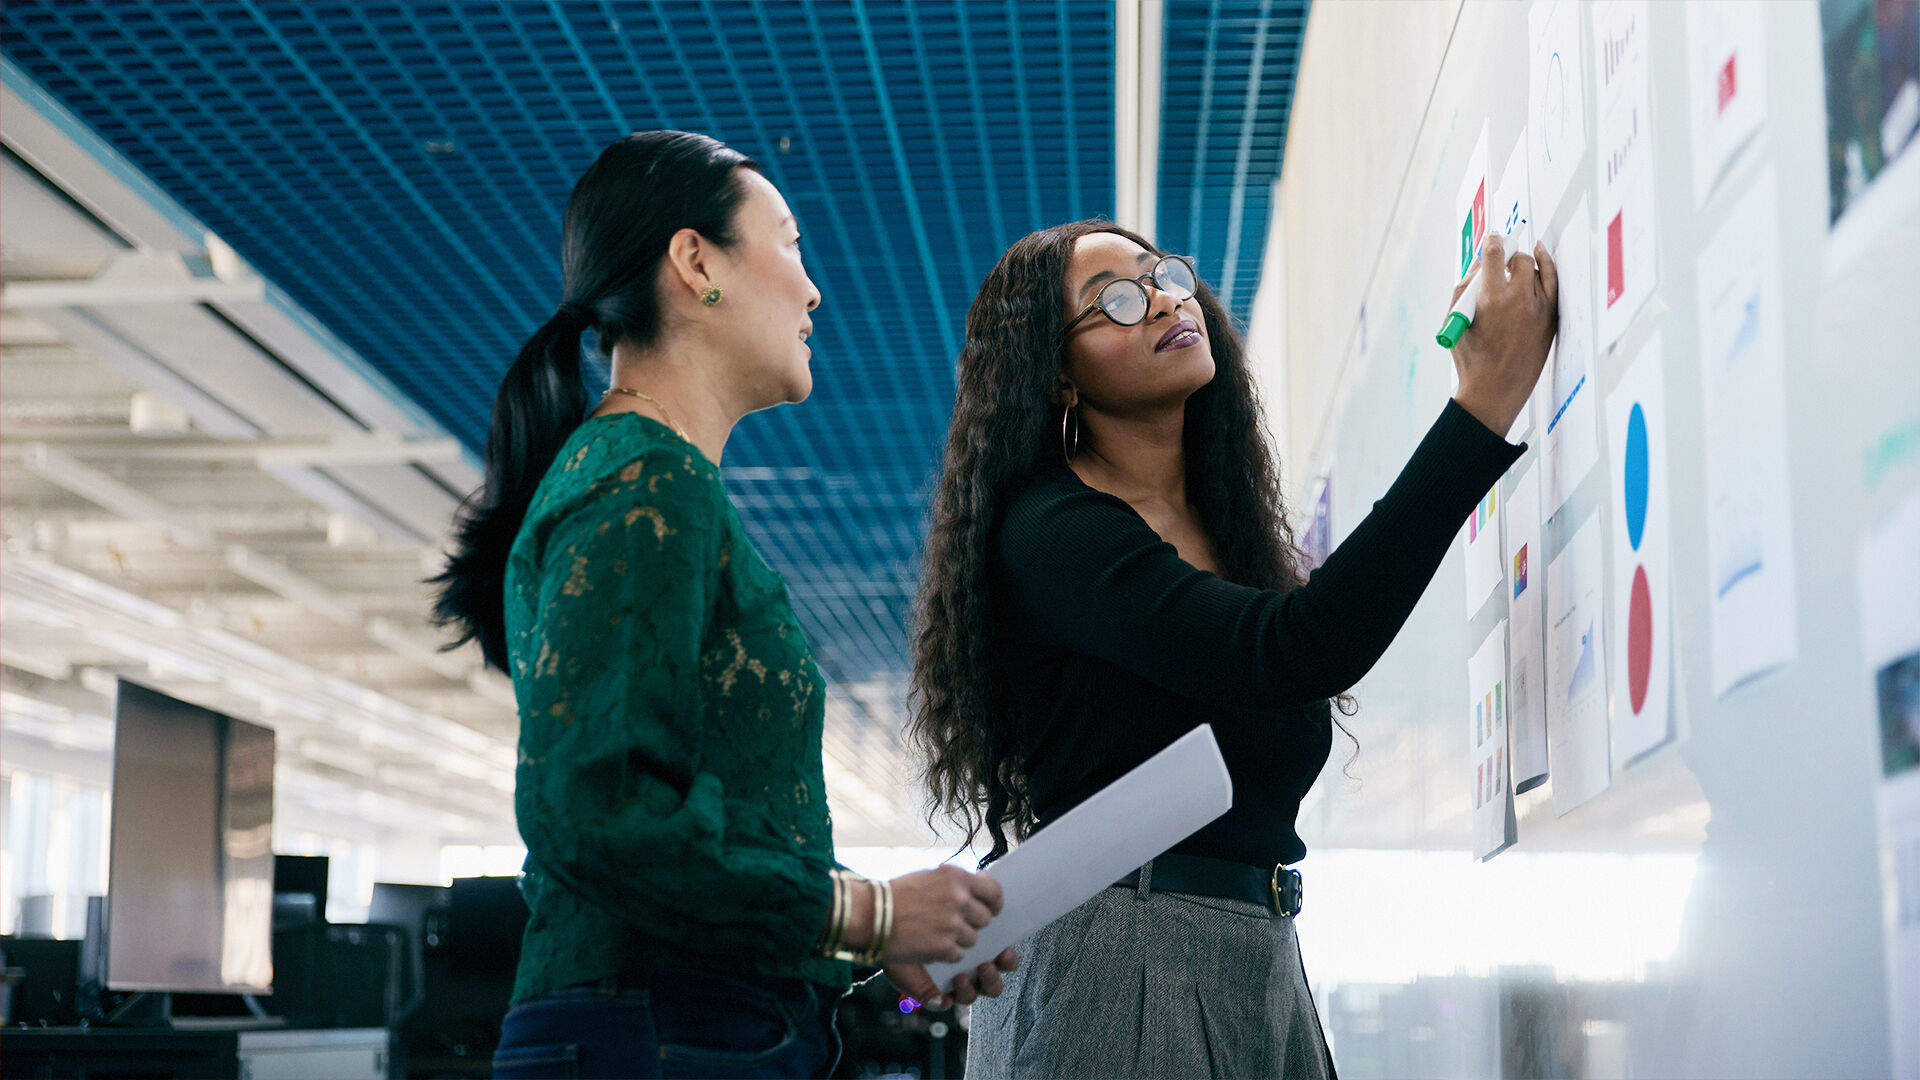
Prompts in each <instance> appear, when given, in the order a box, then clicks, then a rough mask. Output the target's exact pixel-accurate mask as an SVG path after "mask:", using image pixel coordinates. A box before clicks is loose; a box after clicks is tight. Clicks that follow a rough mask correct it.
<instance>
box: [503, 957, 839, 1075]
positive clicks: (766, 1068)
mask: <svg viewBox="0 0 1920 1080" xmlns="http://www.w3.org/2000/svg"><path fill="white" fill-rule="evenodd" d="M839 1005H840V995H839V994H838V993H836V992H835V991H833V990H831V989H828V988H827V987H824V986H819V985H816V984H814V983H810V982H807V981H805V980H803V979H781V978H773V977H770V976H725V975H710V974H706V973H703V972H693V971H661V970H648V971H636V972H630V973H627V974H622V975H615V976H611V977H609V978H605V979H596V980H595V981H593V982H589V983H582V984H580V985H579V986H570V987H568V988H566V989H565V990H556V991H554V992H553V993H550V994H543V995H541V996H540V997H537V998H533V999H531V1000H529V1001H523V1002H521V1003H520V1004H519V1005H516V1006H514V1007H513V1009H512V1010H511V1011H509V1012H508V1013H507V1018H506V1020H505V1021H504V1022H503V1023H502V1024H501V1032H500V1049H498V1050H496V1051H495V1052H494V1055H493V1075H494V1076H495V1077H496V1078H497V1080H532V1078H535V1077H559V1078H574V1077H581V1078H599V1077H680V1076H688V1077H692V1076H730V1077H758V1076H770V1077H813V1076H827V1075H829V1074H830V1073H832V1072H833V1067H834V1065H835V1064H837V1063H838V1062H839V1060H840V1033H839V1032H838V1031H837V1030H835V1028H834V1026H833V1015H834V1010H835V1009H837V1008H838V1007H839Z"/></svg>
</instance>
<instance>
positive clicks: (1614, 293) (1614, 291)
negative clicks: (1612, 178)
mask: <svg viewBox="0 0 1920 1080" xmlns="http://www.w3.org/2000/svg"><path fill="white" fill-rule="evenodd" d="M1625 212H1626V211H1624V210H1621V211H1616V212H1615V213H1614V215H1613V221H1612V222H1610V223H1608V225H1607V306H1608V307H1612V306H1613V302H1614V301H1615V300H1618V299H1620V297H1621V295H1622V294H1624V293H1625V292H1626V291H1627V285H1626V276H1627V268H1626V256H1625V252H1624V251H1623V250H1622V247H1621V241H1620V216H1621V215H1622V214H1624V213H1625Z"/></svg>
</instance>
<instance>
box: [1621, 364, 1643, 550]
mask: <svg viewBox="0 0 1920 1080" xmlns="http://www.w3.org/2000/svg"><path fill="white" fill-rule="evenodd" d="M1621 464H1622V465H1623V467H1624V472H1625V477H1626V480H1625V483H1624V484H1623V485H1622V486H1623V487H1624V488H1625V491H1624V492H1623V493H1622V494H1623V495H1624V496H1625V498H1626V502H1627V507H1626V509H1627V539H1628V540H1630V541H1632V542H1633V550H1635V551H1639V550H1640V538H1641V536H1643V535H1644V534H1645V533H1646V531H1647V415H1646V414H1645V413H1643V412H1641V411H1640V403H1639V402H1637V401H1636V402H1634V403H1633V412H1632V413H1631V414H1630V415H1628V417H1627V449H1626V459H1625V460H1624V461H1623V462H1622V463H1621Z"/></svg>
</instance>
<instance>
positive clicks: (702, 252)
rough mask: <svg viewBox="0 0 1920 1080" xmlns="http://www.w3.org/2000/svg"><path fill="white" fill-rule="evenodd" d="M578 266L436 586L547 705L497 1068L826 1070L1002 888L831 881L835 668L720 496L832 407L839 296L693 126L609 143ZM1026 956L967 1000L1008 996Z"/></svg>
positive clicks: (536, 734) (533, 704) (507, 410)
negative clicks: (787, 409)
mask: <svg viewBox="0 0 1920 1080" xmlns="http://www.w3.org/2000/svg"><path fill="white" fill-rule="evenodd" d="M561 254H562V263H563V271H564V274H565V279H566V280H565V300H564V301H563V302H562V303H561V304H560V307H559V311H558V313H557V314H555V315H554V316H553V318H552V319H550V320H548V322H547V323H546V325H544V326H542V327H541V328H540V329H539V330H538V331H537V332H536V333H535V334H534V336H533V337H532V339H531V340H529V341H528V342H527V343H526V345H525V346H524V347H523V348H522V349H521V351H520V354H519V356H518V358H517V359H516V360H515V361H514V363H513V366H512V367H511V368H510V369H509V370H508V371H507V373H506V376H505V378H504V380H503V381H502V384H501V387H500V391H499V395H498V397H497V398H496V400H495V403H494V411H493V427H492V431H491V432H490V433H489V436H488V440H487V482H486V487H485V488H483V489H482V491H481V492H480V493H479V494H478V495H477V497H476V498H475V500H474V501H473V503H472V507H471V509H470V512H469V513H468V514H467V515H466V516H465V517H464V519H463V521H462V522H461V525H460V530H459V535H458V545H457V550H456V552H455V554H454V557H453V559H452V560H451V561H450V563H449V565H448V569H447V570H446V572H445V573H444V574H443V575H441V577H440V578H438V579H436V580H437V581H438V582H439V583H440V584H441V586H442V590H441V594H440V597H439V600H438V604H437V613H438V614H439V616H440V617H441V619H442V620H443V621H445V622H446V623H448V624H449V625H451V626H452V627H454V628H455V629H456V631H457V632H459V633H460V634H461V636H462V640H467V639H477V640H478V641H479V643H480V645H481V648H482V651H483V652H484V654H485V656H486V659H487V661H488V663H489V664H491V665H493V666H495V667H498V668H500V669H502V670H504V671H506V672H507V673H508V674H510V675H511V676H512V678H513V684H514V693H515V697H516V698H517V699H518V703H519V711H520V757H519V767H518V771H517V774H516V787H515V796H514V807H515V812H516V816H517V818H518V821H519V825H520V832H521V835H522V837H523V838H524V839H525V841H526V844H527V862H526V868H525V874H524V876H523V878H522V891H523V892H524V893H525V895H526V898H527V904H528V906H529V908H530V909H531V918H530V919H529V921H528V923H527V931H526V939H525V942H524V944H523V947H522V951H521V957H520V966H519V972H518V978H517V980H516V985H515V987H514V995H513V998H514V1008H513V1010H512V1011H511V1012H509V1013H508V1015H507V1018H506V1021H505V1023H504V1024H503V1032H502V1040H501V1045H500V1049H499V1051H498V1053H497V1054H496V1056H495V1059H494V1066H495V1074H496V1075H497V1076H503V1077H504V1076H515V1077H519V1076H549V1075H568V1076H571V1075H584V1076H662V1075H670V1076H692V1075H724V1076H761V1075H765V1076H795V1075H816V1076H817V1075H825V1074H826V1073H827V1072H828V1071H830V1070H831V1069H832V1067H833V1064H834V1061H835V1059H836V1058H837V1056H838V1039H837V1037H836V1036H835V1035H834V1032H833V1013H834V1010H835V1008H836V1007H837V1005H838V1002H839V999H840V997H841V995H842V994H843V993H844V992H845V990H846V988H847V986H848V984H849V982H850V977H851V965H850V961H859V962H863V963H868V964H874V965H881V964H884V965H885V967H886V970H887V973H888V975H889V976H890V977H891V978H892V979H893V980H894V981H895V982H896V983H897V984H899V985H900V986H901V987H902V988H903V989H905V990H907V991H908V992H909V993H913V994H915V995H916V996H920V997H922V998H923V999H928V1000H932V1001H935V1002H940V1001H941V998H942V995H941V994H940V993H939V992H938V990H937V989H936V988H935V987H934V985H933V983H932V981H931V979H929V978H928V976H927V974H926V971H925V969H924V968H923V967H922V966H921V965H923V964H925V963H927V962H929V961H933V960H955V959H959V957H960V956H961V954H962V953H963V951H964V950H965V949H966V948H967V947H969V946H971V945H972V944H973V943H974V941H975V940H976V937H977V934H978V932H979V930H980V928H981V927H984V926H985V925H986V924H987V922H988V920H989V919H991V917H992V916H993V915H994V914H995V913H997V912H998V910H999V905H1000V893H999V886H998V885H997V884H996V883H995V882H994V881H993V880H992V879H990V878H987V877H984V876H975V875H971V874H968V873H966V872H965V871H963V870H960V869H959V868H957V867H952V866H946V867H940V868H938V869H936V870H928V871H922V872H920V873H916V874H908V875H906V876H904V877H901V878H897V879H895V880H893V881H892V882H879V883H874V882H868V881H865V880H862V879H858V878H855V877H853V876H852V875H850V874H847V873H845V872H844V871H843V870H841V869H840V868H839V867H838V866H837V864H836V863H835V862H834V857H833V835H832V833H833V830H832V821H831V820H830V818H829V815H828V813H827V798H826V788H825V783H824V780H823V777H822V768H821V728H822V723H823V718H824V707H823V699H822V682H821V677H820V672H819V669H818V668H817V667H816V666H815V664H814V661H813V657H812V654H811V652H810V651H809V650H808V648H807V643H806V639H805V638H804V636H803V635H802V634H801V632H800V629H799V626H798V624H797V623H796V621H795V619H794V614H793V609H792V606H791V605H790V604H789V602H788V598H787V590H786V587H785V585H784V584H783V583H782V582H781V580H780V578H779V576H778V575H776V574H775V573H774V572H773V571H772V570H770V569H769V568H768V567H767V565H766V563H764V562H763V561H761V558H760V556H759V554H758V553H757V552H755V551H754V548H753V545H752V544H751V543H749V542H748V540H747V537H746V534H745V533H744V532H743V531H742V529H741V527H740V519H739V517H738V516H737V515H736V514H735V512H734V508H733V505H732V504H731V503H730V502H729V501H728V499H727V496H726V492H725V489H724V488H723V487H722V486H721V483H720V475H719V469H718V463H719V461H720V458H721V453H722V451H723V449H724V448H725V446H726V441H727V437H728V435H729V433H730V432H731V431H732V428H733V425H734V424H735V422H737V421H738V420H739V419H740V417H741V416H743V415H745V414H746V413H749V412H753V411H755V410H758V409H764V408H768V407H771V406H774V405H779V404H782V403H785V402H798V401H800V400H802V399H804V398H805V397H806V396H807V394H808V392H809V390H810V389H811V388H812V377H811V374H810V372H809V370H808V366H807V365H808V357H809V351H808V348H807V344H806V340H807V337H808V334H809V333H810V332H811V330H812V321H811V319H810V318H809V315H808V313H809V312H810V311H812V310H813V308H814V307H815V306H817V305H818V304H819V302H820V294H819V293H818V292H817V291H816V290H815V289H814V286H813V282H812V281H810V280H809V279H808V277H807V273H806V271H805V269H804V268H803V267H802V265H801V259H800V249H799V232H798V228H797V225H796V223H795V221H794V217H793V215H792V214H791V213H790V212H789V211H788V209H787V205H786V202H785V200H784V199H782V198H781V196H780V193H779V191H778V190H776V189H775V188H774V186H773V184H771V183H770V182H768V181H767V179H766V178H765V177H763V176H761V175H760V173H759V171H758V169H757V168H756V167H755V165H754V164H753V162H751V161H749V160H747V159H746V158H745V157H743V156H742V155H740V154H739V153H738V152H736V151H734V150H732V149H729V148H728V147H726V146H724V145H722V144H721V143H718V142H716V141H714V140H712V139H710V138H707V137H706V136H703V135H694V134H688V133H684V132H671V131H656V132H645V133H641V134H636V135H631V136H628V137H627V138H624V139H622V140H620V141H619V142H616V143H614V144H613V145H612V146H609V147H608V148H607V149H606V150H605V151H604V152H603V153H602V154H601V155H600V157H599V159H598V160H597V161H596V162H595V163H594V164H593V166H592V167H591V168H589V169H588V170H587V172H586V174H585V175H584V176H582V177H581V179H580V182H579V183H578V184H577V185H576V186H575V188H574V191H573V195H572V197H571V198H570V199H569V200H568V203H567V212H566V217H565V221H564V225H563V241H562V253H561ZM589 329H591V330H593V331H594V334H595V338H596V340H597V341H598V342H599V343H600V345H601V346H602V347H603V348H608V351H609V352H610V360H611V382H612V389H610V390H609V391H607V393H606V394H605V395H603V396H602V397H601V399H600V401H599V403H598V404H597V406H596V405H595V404H594V403H593V402H592V401H591V400H590V399H589V395H588V393H587V390H586V389H585V386H584V382H583V378H582V372H581V358H580V335H581V334H582V333H583V332H584V331H586V330H589ZM1014 963H1015V958H1014V957H1013V955H1012V952H1011V950H1009V951H1008V952H1007V953H1004V954H1002V955H1001V956H1000V957H999V958H998V959H997V960H996V961H995V962H994V963H991V964H986V965H983V966H981V967H980V968H979V969H978V971H977V972H975V973H974V974H973V975H972V976H971V977H968V978H962V979H960V980H957V981H956V983H955V984H954V988H953V997H954V998H955V1000H958V1001H961V1002H965V1001H969V1000H971V999H972V998H973V997H974V996H975V995H976V994H986V995H992V994H997V993H999V992H1000V988H1001V981H1000V972H1001V971H1003V970H1011V969H1012V967H1013V965H1014Z"/></svg>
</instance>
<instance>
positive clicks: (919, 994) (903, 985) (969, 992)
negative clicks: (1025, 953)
mask: <svg viewBox="0 0 1920 1080" xmlns="http://www.w3.org/2000/svg"><path fill="white" fill-rule="evenodd" d="M1019 966H1020V954H1019V953H1017V952H1015V951H1013V950H1012V949H1011V948H1008V949H1003V950H1001V952H1000V955H999V956H996V957H994V958H993V960H992V962H990V963H986V964H981V965H980V966H979V967H978V968H976V969H975V970H974V972H973V974H971V975H955V976H954V977H953V999H952V1000H951V1001H949V1000H948V999H947V996H946V995H945V994H943V993H941V991H940V988H939V987H938V986H935V985H934V982H933V976H931V975H928V974H927V968H926V965H925V964H888V965H887V966H886V968H885V970H886V973H887V978H888V979H889V980H890V981H891V982H892V983H893V985H895V986H897V987H899V988H900V992H901V993H903V994H906V995H907V996H909V997H911V998H913V999H914V1000H915V1001H918V1002H920V1003H921V1004H923V1005H926V1006H927V1007H928V1008H933V1009H944V1008H946V1007H947V1006H948V1005H971V1004H973V1003H974V1001H975V1000H976V999H978V998H983V997H999V996H1000V992H1001V991H1002V990H1005V989H1006V984H1005V983H1004V982H1002V981H1001V979H1000V973H1001V972H1003V971H1012V970H1014V969H1015V968H1017V967H1019Z"/></svg>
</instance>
